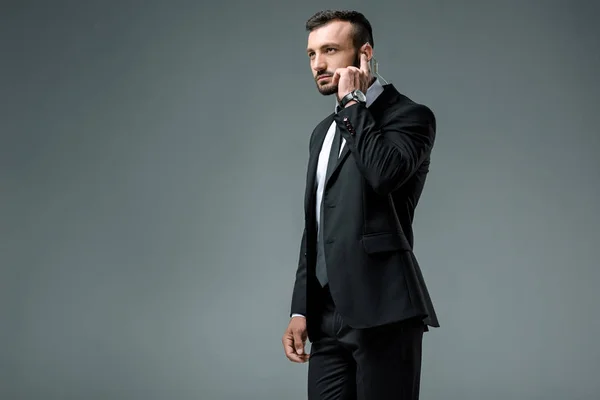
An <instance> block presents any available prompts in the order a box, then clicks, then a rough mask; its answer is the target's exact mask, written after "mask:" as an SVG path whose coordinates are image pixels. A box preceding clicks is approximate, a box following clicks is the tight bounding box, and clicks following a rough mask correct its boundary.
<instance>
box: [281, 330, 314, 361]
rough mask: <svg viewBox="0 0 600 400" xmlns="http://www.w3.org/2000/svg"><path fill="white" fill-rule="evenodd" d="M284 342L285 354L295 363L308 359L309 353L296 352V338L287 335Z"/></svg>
mask: <svg viewBox="0 0 600 400" xmlns="http://www.w3.org/2000/svg"><path fill="white" fill-rule="evenodd" d="M283 342H284V345H283V348H284V351H285V356H286V357H287V358H288V360H290V361H292V362H295V363H304V362H306V361H307V360H308V355H306V354H305V355H299V354H298V353H296V348H295V347H294V340H293V338H292V337H291V336H286V338H285V339H284V341H283Z"/></svg>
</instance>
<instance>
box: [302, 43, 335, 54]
mask: <svg viewBox="0 0 600 400" xmlns="http://www.w3.org/2000/svg"><path fill="white" fill-rule="evenodd" d="M326 47H340V45H339V44H337V43H332V42H330V43H324V44H322V45H321V46H320V48H321V49H324V48H326ZM311 51H313V49H311V48H308V49H306V52H307V53H309V52H311Z"/></svg>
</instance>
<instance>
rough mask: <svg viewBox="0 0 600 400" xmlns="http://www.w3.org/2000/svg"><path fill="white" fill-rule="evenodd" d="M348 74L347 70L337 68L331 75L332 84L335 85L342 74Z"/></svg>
mask: <svg viewBox="0 0 600 400" xmlns="http://www.w3.org/2000/svg"><path fill="white" fill-rule="evenodd" d="M347 72H348V69H347V68H338V69H336V70H335V72H334V74H333V79H332V81H333V84H335V85H337V84H338V83H339V82H340V79H341V78H342V75H343V74H346V73H347Z"/></svg>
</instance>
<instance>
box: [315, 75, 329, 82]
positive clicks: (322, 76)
mask: <svg viewBox="0 0 600 400" xmlns="http://www.w3.org/2000/svg"><path fill="white" fill-rule="evenodd" d="M327 78H331V75H321V76H320V77H318V78H317V80H318V81H321V80H323V79H327Z"/></svg>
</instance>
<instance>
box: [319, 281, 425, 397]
mask: <svg viewBox="0 0 600 400" xmlns="http://www.w3.org/2000/svg"><path fill="white" fill-rule="evenodd" d="M321 295H322V301H321V304H322V308H321V313H320V329H319V332H318V334H317V335H315V338H314V339H313V341H312V343H311V350H310V353H311V356H310V359H309V364H308V399H309V400H388V399H389V400H392V399H393V400H418V398H419V387H420V378H421V349H422V347H421V344H422V340H423V332H424V330H425V325H424V324H423V321H422V320H420V319H418V320H417V319H415V320H410V321H402V322H399V323H395V324H390V325H386V326H381V327H376V328H369V329H361V330H358V329H353V328H351V327H349V326H348V325H347V324H345V323H344V321H343V319H342V317H341V316H340V314H338V313H337V312H336V310H335V305H334V303H333V300H332V299H331V294H330V293H329V290H328V287H327V286H326V287H325V289H323V292H322V293H321Z"/></svg>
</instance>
